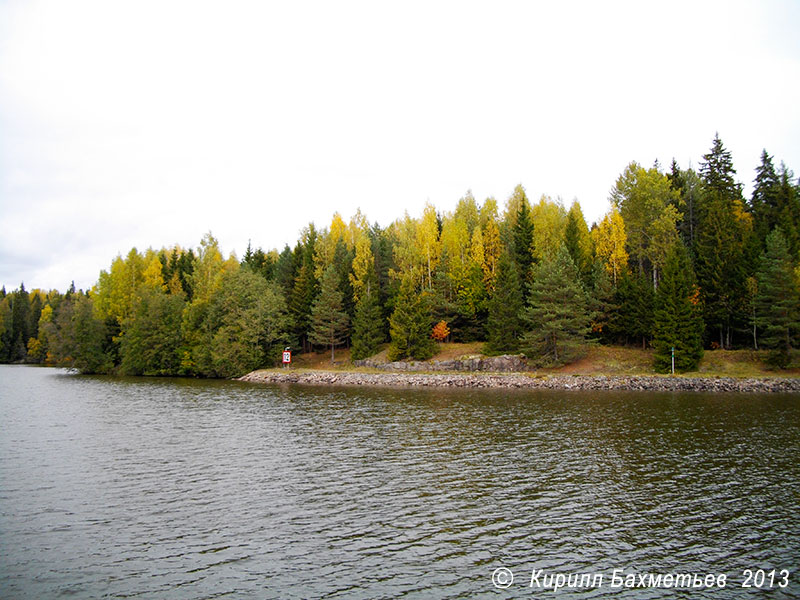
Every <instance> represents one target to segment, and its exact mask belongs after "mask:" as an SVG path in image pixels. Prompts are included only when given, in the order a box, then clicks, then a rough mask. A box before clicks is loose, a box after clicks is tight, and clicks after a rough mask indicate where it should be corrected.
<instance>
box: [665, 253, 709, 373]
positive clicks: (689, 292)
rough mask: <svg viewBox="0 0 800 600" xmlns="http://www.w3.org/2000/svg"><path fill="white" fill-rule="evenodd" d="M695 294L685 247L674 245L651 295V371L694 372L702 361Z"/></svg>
mask: <svg viewBox="0 0 800 600" xmlns="http://www.w3.org/2000/svg"><path fill="white" fill-rule="evenodd" d="M698 298H699V290H698V289H697V287H696V286H695V282H694V271H693V270H692V264H691V261H690V260H689V254H688V253H687V251H686V248H685V246H684V245H683V244H682V243H680V244H675V245H674V246H673V247H672V249H671V250H670V253H669V254H668V256H667V260H666V263H665V265H664V272H663V276H662V278H661V282H660V284H659V286H658V291H657V292H656V295H655V308H654V311H653V347H654V348H655V369H656V371H658V372H660V373H667V372H669V371H670V370H671V367H672V349H673V348H674V349H675V370H676V371H678V372H684V371H695V370H697V366H698V365H699V364H700V359H701V358H702V357H703V330H704V327H705V326H704V324H703V319H702V315H701V313H700V309H699V306H698Z"/></svg>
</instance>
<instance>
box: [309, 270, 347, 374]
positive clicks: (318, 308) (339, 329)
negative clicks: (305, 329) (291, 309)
mask: <svg viewBox="0 0 800 600" xmlns="http://www.w3.org/2000/svg"><path fill="white" fill-rule="evenodd" d="M340 283H341V278H340V276H339V274H338V273H337V272H336V267H335V266H334V265H330V266H329V267H328V268H327V269H326V270H325V273H324V274H323V276H322V285H321V289H320V292H319V296H317V298H316V299H315V300H314V303H313V305H312V307H311V331H310V332H309V336H308V339H309V341H310V342H311V343H312V344H317V345H320V346H329V347H330V349H331V362H333V361H334V348H335V347H336V346H338V345H339V344H341V343H343V342H344V341H345V340H346V339H347V333H348V331H349V327H350V318H349V317H348V316H347V313H346V312H345V311H344V301H343V298H342V292H341V290H340V289H339V286H340Z"/></svg>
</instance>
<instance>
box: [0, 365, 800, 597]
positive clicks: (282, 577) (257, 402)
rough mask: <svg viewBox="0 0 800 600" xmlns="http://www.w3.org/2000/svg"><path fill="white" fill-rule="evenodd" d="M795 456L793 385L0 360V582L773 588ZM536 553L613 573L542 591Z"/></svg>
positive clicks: (787, 536)
mask: <svg viewBox="0 0 800 600" xmlns="http://www.w3.org/2000/svg"><path fill="white" fill-rule="evenodd" d="M798 457H800V397H798V396H787V395H738V396H737V395H722V394H714V395H709V394H636V393H576V392H564V393H553V392H530V391H528V392H518V391H517V392H514V391H508V390H497V391H486V390H481V391H465V390H459V391H448V390H416V389H414V390H406V389H382V388H359V389H342V388H312V387H296V386H295V387H292V386H259V385H256V384H242V383H236V382H203V381H189V380H175V379H164V380H147V379H136V380H134V379H114V378H101V377H80V376H74V375H68V374H66V373H65V372H63V371H58V370H54V369H40V368H31V367H9V366H6V367H0V597H2V598H32V599H33V598H37V599H38V598H62V597H63V598H110V597H113V598H132V597H133V598H147V599H151V598H170V599H172V598H217V597H228V598H480V597H486V598H512V597H513V598H520V597H527V596H534V597H539V596H541V595H544V597H558V596H561V595H567V596H568V597H575V598H595V597H603V598H610V597H614V598H616V597H627V598H661V597H673V596H675V595H677V596H679V597H692V598H696V597H699V598H714V599H723V598H738V597H742V596H743V595H744V596H750V593H752V594H753V596H752V597H756V596H761V595H763V594H764V593H765V592H764V591H763V590H761V591H760V592H759V590H758V589H755V588H750V589H743V588H742V587H741V584H742V582H743V581H744V576H743V574H742V572H743V571H744V569H752V570H754V571H755V570H757V569H765V570H767V571H768V570H771V569H777V571H778V575H776V578H775V580H774V582H775V583H774V585H773V590H772V591H771V592H769V596H768V597H769V598H797V597H800V582H799V581H798V579H800V460H798ZM500 567H506V568H508V569H509V570H510V571H511V572H512V573H513V575H514V582H513V583H512V584H511V586H510V587H509V588H507V589H504V590H501V589H496V588H495V587H494V586H493V584H492V574H493V572H494V571H495V569H498V568H500ZM534 569H536V570H539V569H543V573H545V574H548V575H555V574H558V573H563V574H564V575H568V574H573V573H589V574H602V575H603V576H604V580H603V581H602V585H601V586H595V587H588V586H584V587H582V588H578V589H572V590H566V589H562V590H560V591H559V593H558V594H555V593H553V591H552V590H548V591H545V590H541V589H535V588H531V587H530V583H531V575H532V572H533V570H534ZM614 569H624V570H625V571H624V572H625V574H628V573H637V574H641V573H654V574H667V573H676V572H677V573H699V574H703V575H705V574H708V573H712V574H723V573H724V574H726V575H727V577H728V580H727V586H726V587H725V588H722V589H719V588H716V587H713V588H699V589H692V590H688V591H687V590H682V591H678V592H676V590H674V589H663V588H655V587H645V588H637V589H625V588H612V587H611V577H612V572H613V570H614ZM781 569H786V570H787V571H789V577H788V579H789V585H788V587H786V588H779V587H778V583H779V581H780V577H779V573H780V570H781ZM503 581H508V580H507V579H503V576H500V578H499V579H498V582H501V583H502V582H503ZM539 581H541V579H540V580H539ZM768 582H769V579H767V583H768Z"/></svg>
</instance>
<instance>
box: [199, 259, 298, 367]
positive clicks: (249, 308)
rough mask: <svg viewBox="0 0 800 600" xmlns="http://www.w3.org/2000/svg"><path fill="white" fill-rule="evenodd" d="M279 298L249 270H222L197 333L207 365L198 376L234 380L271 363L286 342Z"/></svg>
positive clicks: (271, 286)
mask: <svg viewBox="0 0 800 600" xmlns="http://www.w3.org/2000/svg"><path fill="white" fill-rule="evenodd" d="M287 328H288V319H287V317H286V306H285V302H284V299H283V294H282V293H281V291H280V288H279V287H278V286H277V284H275V283H273V282H267V281H265V280H264V278H263V277H261V276H260V275H256V274H255V273H253V272H251V271H250V270H249V269H238V270H231V271H227V272H226V273H225V274H224V275H223V276H222V279H221V281H220V286H219V288H218V289H217V290H216V292H215V293H214V295H213V296H212V298H211V299H210V303H209V307H208V312H207V314H206V318H205V320H204V323H203V324H202V329H201V331H202V332H203V333H204V341H205V342H206V343H207V344H208V352H207V355H208V357H209V359H210V360H209V362H207V363H205V364H204V365H203V367H204V369H205V370H204V371H203V372H201V374H202V375H205V376H209V377H237V376H239V375H243V374H244V373H247V372H248V371H252V370H254V369H257V368H260V367H263V366H264V365H265V364H274V363H276V362H277V360H278V356H279V351H280V349H282V348H283V346H285V345H286V342H287V340H288V337H287V334H286V331H287Z"/></svg>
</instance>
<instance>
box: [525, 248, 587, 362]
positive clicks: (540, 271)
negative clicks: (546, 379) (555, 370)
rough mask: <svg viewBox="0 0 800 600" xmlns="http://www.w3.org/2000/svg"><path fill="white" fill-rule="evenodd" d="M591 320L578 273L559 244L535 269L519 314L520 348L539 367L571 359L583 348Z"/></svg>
mask: <svg viewBox="0 0 800 600" xmlns="http://www.w3.org/2000/svg"><path fill="white" fill-rule="evenodd" d="M592 317H593V314H592V311H591V309H590V306H589V298H588V296H587V295H586V291H585V290H584V288H583V285H582V284H581V281H580V277H579V275H578V270H577V268H576V267H575V264H574V263H573V262H572V259H571V258H570V256H569V252H567V249H566V247H565V246H564V245H563V244H562V245H561V247H560V248H559V249H558V251H557V252H556V253H555V255H552V256H546V257H545V258H544V260H543V261H542V263H541V265H539V266H538V267H537V268H536V273H535V276H534V281H533V284H532V285H531V288H530V301H529V305H528V307H526V309H525V311H524V313H523V319H524V322H525V324H526V326H527V327H528V331H527V332H526V333H525V334H524V336H523V339H522V345H523V349H524V350H525V353H526V354H528V356H529V357H532V358H534V360H535V361H536V362H538V363H539V364H542V365H560V364H565V363H568V362H570V361H572V360H575V359H576V358H579V357H580V355H581V353H582V351H583V349H584V348H585V344H586V341H587V340H586V336H587V335H589V332H590V331H591V319H592Z"/></svg>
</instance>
